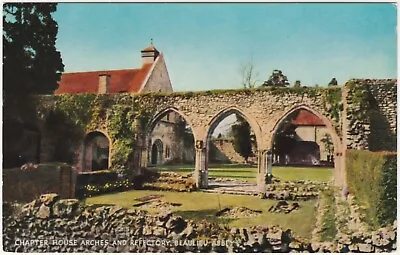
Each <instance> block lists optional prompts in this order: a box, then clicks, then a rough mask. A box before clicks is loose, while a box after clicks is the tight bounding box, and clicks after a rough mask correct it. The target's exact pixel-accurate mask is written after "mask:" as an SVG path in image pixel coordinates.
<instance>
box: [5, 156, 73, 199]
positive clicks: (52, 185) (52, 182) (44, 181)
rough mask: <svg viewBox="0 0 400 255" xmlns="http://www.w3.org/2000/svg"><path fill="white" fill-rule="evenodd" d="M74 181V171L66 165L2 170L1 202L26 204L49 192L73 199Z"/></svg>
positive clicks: (26, 166)
mask: <svg viewBox="0 0 400 255" xmlns="http://www.w3.org/2000/svg"><path fill="white" fill-rule="evenodd" d="M75 179H76V175H75V173H74V171H72V169H71V167H70V166H67V165H66V164H41V165H34V164H26V165H23V166H22V167H21V168H12V169H3V201H10V202H11V201H19V202H28V201H32V200H33V199H35V198H37V197H38V196H40V194H43V193H50V192H56V193H59V194H60V196H61V197H62V198H73V197H74V196H75Z"/></svg>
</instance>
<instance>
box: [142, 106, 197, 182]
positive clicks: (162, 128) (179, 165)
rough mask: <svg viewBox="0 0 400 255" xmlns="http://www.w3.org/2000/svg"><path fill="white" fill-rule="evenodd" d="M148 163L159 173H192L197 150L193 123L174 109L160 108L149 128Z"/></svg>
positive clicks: (147, 135)
mask: <svg viewBox="0 0 400 255" xmlns="http://www.w3.org/2000/svg"><path fill="white" fill-rule="evenodd" d="M146 137H147V148H148V150H147V165H148V167H150V168H152V169H154V170H156V171H160V172H176V173H179V174H186V173H191V172H193V169H194V161H195V152H194V138H193V132H192V129H191V127H190V124H189V123H188V122H187V121H186V119H185V117H184V116H183V115H182V114H181V113H180V112H179V111H178V110H176V109H174V108H167V109H164V110H162V111H160V112H159V113H158V114H157V115H156V116H155V117H154V119H153V121H152V122H151V123H150V125H149V128H148V130H147V134H146Z"/></svg>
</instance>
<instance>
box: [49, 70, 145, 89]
mask: <svg viewBox="0 0 400 255" xmlns="http://www.w3.org/2000/svg"><path fill="white" fill-rule="evenodd" d="M151 65H152V64H144V65H143V66H142V67H141V68H139V69H125V70H106V71H93V72H79V73H64V74H63V75H62V76H61V81H60V82H59V87H58V89H57V90H56V91H55V94H78V93H97V91H98V86H99V74H108V75H110V85H109V91H108V93H121V92H139V90H140V88H141V86H142V83H143V81H144V79H145V78H146V76H147V74H148V73H149V71H150V68H151Z"/></svg>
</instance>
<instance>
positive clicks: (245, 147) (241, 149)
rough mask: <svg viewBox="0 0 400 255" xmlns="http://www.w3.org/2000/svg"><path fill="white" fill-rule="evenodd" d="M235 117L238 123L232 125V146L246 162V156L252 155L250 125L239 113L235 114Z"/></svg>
mask: <svg viewBox="0 0 400 255" xmlns="http://www.w3.org/2000/svg"><path fill="white" fill-rule="evenodd" d="M236 118H237V120H238V122H239V123H238V124H235V125H233V126H232V134H233V148H234V149H235V151H236V152H237V153H239V155H240V156H242V157H243V158H244V159H245V161H246V162H247V160H248V158H249V157H250V156H252V155H253V151H252V149H251V144H252V142H251V134H250V125H249V123H248V122H247V121H246V120H245V119H243V118H242V117H241V116H240V115H238V114H236Z"/></svg>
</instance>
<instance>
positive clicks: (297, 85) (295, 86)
mask: <svg viewBox="0 0 400 255" xmlns="http://www.w3.org/2000/svg"><path fill="white" fill-rule="evenodd" d="M293 88H301V81H299V80H297V81H295V82H294V85H293Z"/></svg>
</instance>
